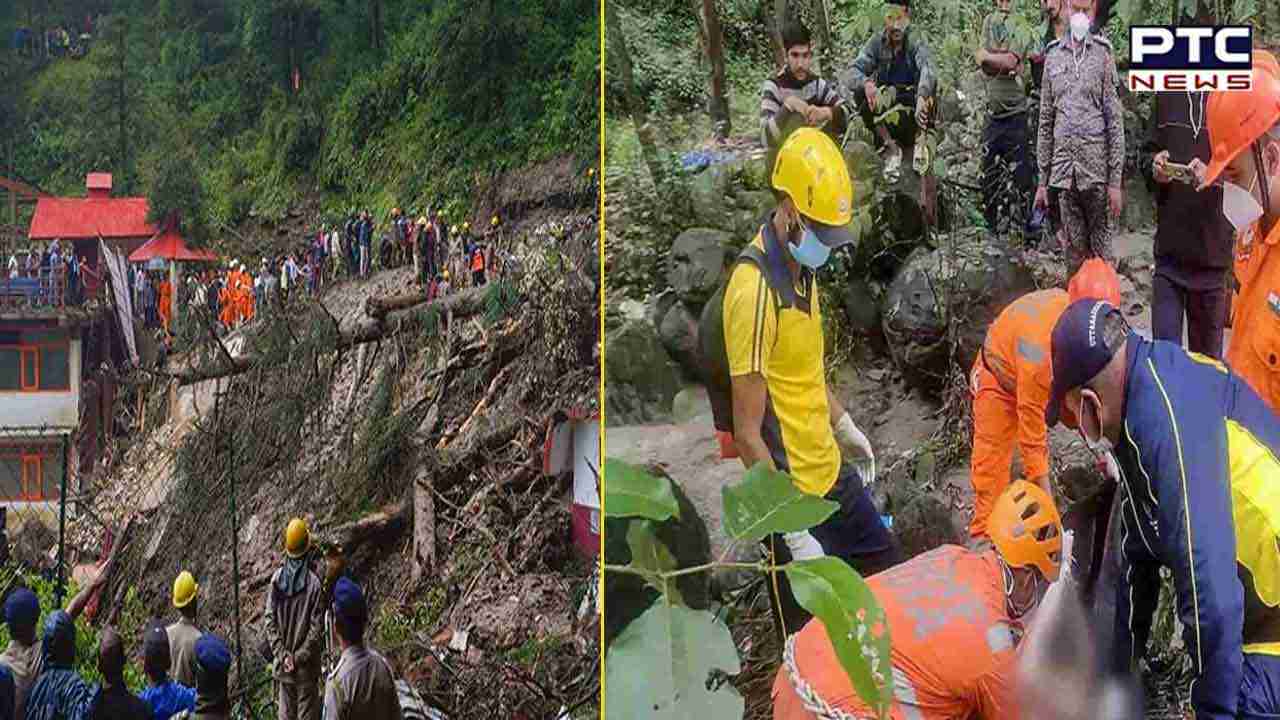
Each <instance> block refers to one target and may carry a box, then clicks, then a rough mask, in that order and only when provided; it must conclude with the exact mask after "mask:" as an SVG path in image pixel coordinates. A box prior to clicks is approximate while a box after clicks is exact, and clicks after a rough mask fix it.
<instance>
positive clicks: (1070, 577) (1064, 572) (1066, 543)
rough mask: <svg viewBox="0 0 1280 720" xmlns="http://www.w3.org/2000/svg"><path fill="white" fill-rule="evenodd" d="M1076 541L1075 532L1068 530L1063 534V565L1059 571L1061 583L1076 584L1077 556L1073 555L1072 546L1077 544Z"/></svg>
mask: <svg viewBox="0 0 1280 720" xmlns="http://www.w3.org/2000/svg"><path fill="white" fill-rule="evenodd" d="M1075 539H1076V531H1075V530H1067V531H1066V532H1064V533H1062V551H1061V554H1060V555H1059V557H1061V558H1062V564H1061V569H1060V570H1058V581H1059V582H1062V581H1063V580H1065V581H1067V582H1068V583H1074V582H1075V577H1074V575H1075V566H1076V560H1075V555H1073V554H1072V553H1071V546H1072V544H1074V543H1075Z"/></svg>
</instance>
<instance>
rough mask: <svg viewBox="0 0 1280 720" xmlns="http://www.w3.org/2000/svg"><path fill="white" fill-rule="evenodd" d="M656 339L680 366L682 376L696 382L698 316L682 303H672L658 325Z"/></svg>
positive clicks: (697, 373) (697, 372)
mask: <svg viewBox="0 0 1280 720" xmlns="http://www.w3.org/2000/svg"><path fill="white" fill-rule="evenodd" d="M658 337H659V338H661V340H662V347H663V348H665V349H666V351H667V353H668V354H670V356H671V358H672V359H674V360H675V361H676V363H677V364H678V365H679V366H680V369H681V371H682V372H683V373H684V376H685V377H686V378H688V379H689V380H697V379H698V377H699V370H698V358H697V352H698V315H695V314H694V312H693V311H692V310H691V309H690V307H689V306H688V305H686V304H685V303H683V302H679V301H677V302H675V303H672V305H671V307H670V308H669V309H668V310H667V314H666V315H665V316H664V317H663V318H662V322H661V323H660V324H659V325H658Z"/></svg>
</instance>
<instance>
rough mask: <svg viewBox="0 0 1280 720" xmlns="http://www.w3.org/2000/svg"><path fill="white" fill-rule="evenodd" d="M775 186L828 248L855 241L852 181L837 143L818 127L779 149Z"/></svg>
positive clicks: (798, 132)
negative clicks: (850, 227)
mask: <svg viewBox="0 0 1280 720" xmlns="http://www.w3.org/2000/svg"><path fill="white" fill-rule="evenodd" d="M772 181H773V187H774V188H776V189H777V190H779V191H780V192H783V193H785V194H786V195H787V197H790V198H791V202H793V203H795V206H796V210H798V211H799V212H800V214H801V215H803V216H805V217H806V218H808V219H809V220H812V221H814V222H813V223H812V224H810V229H811V230H813V232H814V234H815V235H817V236H818V239H819V240H821V241H822V244H824V245H826V246H827V247H829V248H833V249H834V248H838V247H841V246H843V245H848V244H849V243H851V242H853V240H854V237H853V233H852V232H850V231H849V228H848V225H849V223H850V222H851V221H852V220H853V181H852V180H850V178H849V166H848V165H846V164H845V161H844V155H843V154H842V153H841V152H840V148H839V147H838V146H837V145H836V143H835V141H834V140H832V139H831V137H830V136H828V135H827V134H826V133H824V132H822V131H821V130H818V129H816V128H808V127H806V128H799V129H797V130H796V131H795V132H793V133H791V135H790V136H788V137H787V140H786V142H784V143H782V147H781V148H780V149H779V150H778V159H777V161H775V163H774V166H773V178H772Z"/></svg>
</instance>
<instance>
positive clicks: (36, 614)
mask: <svg viewBox="0 0 1280 720" xmlns="http://www.w3.org/2000/svg"><path fill="white" fill-rule="evenodd" d="M39 619H40V598H38V597H36V594H35V593H33V592H31V591H30V590H28V589H27V588H18V589H17V590H14V591H13V592H11V593H9V598H8V599H7V600H5V601H4V621H5V623H6V624H8V625H9V627H27V626H32V625H35V624H36V621H37V620H39Z"/></svg>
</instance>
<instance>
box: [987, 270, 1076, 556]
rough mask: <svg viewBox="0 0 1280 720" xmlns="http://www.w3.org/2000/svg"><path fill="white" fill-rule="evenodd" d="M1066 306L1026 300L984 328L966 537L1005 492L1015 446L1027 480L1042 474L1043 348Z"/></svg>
mask: <svg viewBox="0 0 1280 720" xmlns="http://www.w3.org/2000/svg"><path fill="white" fill-rule="evenodd" d="M1068 304H1070V296H1068V295H1067V293H1066V291H1065V290H1058V289H1050V290H1038V291H1036V292H1033V293H1028V294H1026V295H1023V296H1022V297H1020V298H1018V299H1017V300H1015V301H1013V303H1012V304H1010V305H1009V307H1007V308H1005V309H1004V311H1002V312H1001V313H1000V315H999V317H997V318H996V320H995V322H993V323H991V327H990V328H988V329H987V339H986V341H985V342H984V343H983V348H982V352H980V353H978V358H977V359H976V360H975V361H974V363H973V372H972V374H971V375H970V381H969V388H970V391H971V392H972V393H973V455H972V458H971V460H970V467H969V475H970V477H971V478H972V482H973V492H974V501H973V521H972V522H970V523H969V535H970V536H972V537H980V536H983V535H986V534H987V517H988V516H989V515H990V514H991V508H992V507H993V506H994V505H995V502H996V498H998V497H1000V493H1002V492H1004V489H1005V488H1007V487H1008V486H1009V472H1010V467H1009V466H1010V464H1011V463H1012V462H1013V446H1014V443H1017V445H1018V448H1019V450H1020V451H1021V455H1022V466H1023V472H1024V473H1025V475H1026V478H1027V479H1028V480H1031V481H1033V482H1034V481H1036V480H1038V479H1039V478H1042V477H1044V476H1046V475H1048V474H1049V445H1048V429H1047V428H1046V426H1045V423H1044V409H1045V406H1046V405H1048V404H1049V390H1050V386H1051V384H1052V382H1053V371H1052V368H1051V363H1050V345H1049V341H1050V337H1051V336H1052V335H1053V326H1054V324H1055V323H1057V322H1058V317H1059V316H1061V315H1062V312H1063V311H1064V310H1066V308H1067V305H1068ZM984 358H985V360H984Z"/></svg>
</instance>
